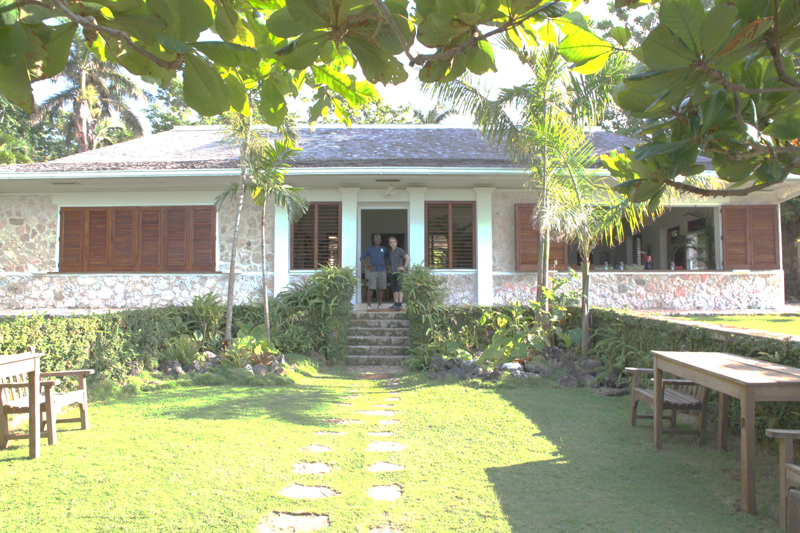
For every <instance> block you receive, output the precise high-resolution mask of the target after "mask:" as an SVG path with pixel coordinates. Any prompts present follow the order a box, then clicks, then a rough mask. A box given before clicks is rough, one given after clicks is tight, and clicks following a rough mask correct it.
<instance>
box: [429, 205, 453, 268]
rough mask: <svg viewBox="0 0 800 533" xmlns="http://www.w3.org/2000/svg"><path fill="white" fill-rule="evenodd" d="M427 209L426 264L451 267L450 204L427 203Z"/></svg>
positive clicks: (431, 266) (435, 266) (434, 266)
mask: <svg viewBox="0 0 800 533" xmlns="http://www.w3.org/2000/svg"><path fill="white" fill-rule="evenodd" d="M426 207H427V209H426V211H425V264H427V265H428V268H450V256H451V253H450V206H449V204H436V203H429V204H427V206H426Z"/></svg>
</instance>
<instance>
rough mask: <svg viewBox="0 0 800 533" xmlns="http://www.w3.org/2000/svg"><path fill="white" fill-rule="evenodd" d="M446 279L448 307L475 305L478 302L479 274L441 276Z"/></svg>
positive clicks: (446, 302) (446, 301)
mask: <svg viewBox="0 0 800 533" xmlns="http://www.w3.org/2000/svg"><path fill="white" fill-rule="evenodd" d="M440 275H441V276H442V277H443V278H444V279H445V289H446V290H447V298H446V299H445V304H447V305H475V302H476V301H477V287H478V275H477V274H440Z"/></svg>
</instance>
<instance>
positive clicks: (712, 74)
mask: <svg viewBox="0 0 800 533" xmlns="http://www.w3.org/2000/svg"><path fill="white" fill-rule="evenodd" d="M777 63H779V62H776V65H777ZM693 66H694V68H696V69H699V70H700V71H702V72H703V73H705V75H706V76H708V77H709V78H711V80H712V81H714V82H715V83H719V84H720V85H722V86H723V87H725V88H726V89H728V90H730V91H735V92H737V93H741V94H767V93H785V92H800V84H798V85H792V86H790V87H769V88H763V89H754V88H752V87H745V86H744V85H738V84H736V83H733V82H731V81H728V79H727V78H725V76H723V75H722V73H720V72H718V71H716V70H714V69H713V68H711V67H709V66H708V65H707V64H705V63H704V62H702V61H697V62H695V64H694V65H693ZM782 67H783V64H782V63H781V68H782ZM776 69H777V66H776ZM785 73H786V72H785V71H784V74H785ZM781 81H783V80H781Z"/></svg>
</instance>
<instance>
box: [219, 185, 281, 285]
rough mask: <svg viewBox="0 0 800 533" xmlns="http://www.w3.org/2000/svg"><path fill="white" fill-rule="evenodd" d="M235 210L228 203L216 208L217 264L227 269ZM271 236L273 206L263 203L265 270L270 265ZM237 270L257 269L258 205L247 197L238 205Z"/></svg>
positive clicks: (270, 268) (270, 267)
mask: <svg viewBox="0 0 800 533" xmlns="http://www.w3.org/2000/svg"><path fill="white" fill-rule="evenodd" d="M235 221H236V210H235V208H234V205H233V204H232V203H226V204H225V205H224V206H223V207H222V208H221V209H220V211H219V228H218V229H217V235H218V238H219V258H218V261H219V266H220V270H223V271H228V270H229V269H230V260H231V242H232V241H233V226H234V223H235ZM274 239H275V207H274V206H273V205H268V206H267V270H268V271H270V272H271V271H272V267H273V259H272V257H273V256H272V254H273V245H272V243H273V241H274ZM236 271H237V272H261V208H260V207H258V206H257V205H255V204H253V201H252V200H251V199H250V198H249V197H247V198H245V201H244V206H243V207H242V218H241V221H240V223H239V245H238V248H237V250H236Z"/></svg>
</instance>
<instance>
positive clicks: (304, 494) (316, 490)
mask: <svg viewBox="0 0 800 533" xmlns="http://www.w3.org/2000/svg"><path fill="white" fill-rule="evenodd" d="M337 494H339V493H338V492H336V491H335V490H333V489H332V488H329V487H309V486H306V485H290V486H288V487H286V488H285V489H283V490H282V491H281V496H286V497H287V498H293V499H295V500H318V499H320V498H330V497H331V496H336V495H337Z"/></svg>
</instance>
